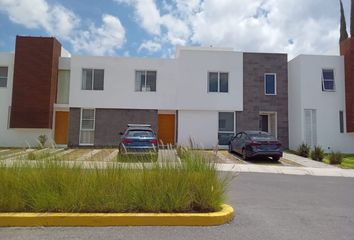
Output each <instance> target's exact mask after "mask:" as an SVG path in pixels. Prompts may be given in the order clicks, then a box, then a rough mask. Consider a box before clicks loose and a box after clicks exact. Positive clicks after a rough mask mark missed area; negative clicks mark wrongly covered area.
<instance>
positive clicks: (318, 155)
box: [310, 146, 324, 162]
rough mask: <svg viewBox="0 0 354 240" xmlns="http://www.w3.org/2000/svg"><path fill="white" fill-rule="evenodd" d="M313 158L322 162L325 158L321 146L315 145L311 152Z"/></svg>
mask: <svg viewBox="0 0 354 240" xmlns="http://www.w3.org/2000/svg"><path fill="white" fill-rule="evenodd" d="M310 156H311V159H312V160H315V161H319V162H322V160H323V158H324V151H323V149H322V148H321V147H320V146H315V147H314V148H313V150H312V151H311V153H310Z"/></svg>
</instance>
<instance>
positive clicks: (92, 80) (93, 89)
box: [81, 68, 105, 91]
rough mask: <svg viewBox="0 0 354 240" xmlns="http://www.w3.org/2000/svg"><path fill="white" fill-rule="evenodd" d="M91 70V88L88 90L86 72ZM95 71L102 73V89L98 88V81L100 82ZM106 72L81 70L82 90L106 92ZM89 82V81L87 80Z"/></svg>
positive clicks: (97, 69)
mask: <svg viewBox="0 0 354 240" xmlns="http://www.w3.org/2000/svg"><path fill="white" fill-rule="evenodd" d="M87 70H91V88H87V85H84V71H87ZM95 71H102V73H103V74H102V89H101V88H99V87H95V86H96V84H95V83H96V81H99V80H98V79H97V80H96V77H95V76H96V75H95ZM104 72H105V70H104V69H103V68H82V69H81V90H85V91H104V75H105V74H104ZM86 81H87V80H86Z"/></svg>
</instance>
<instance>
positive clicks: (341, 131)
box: [339, 111, 344, 133]
mask: <svg viewBox="0 0 354 240" xmlns="http://www.w3.org/2000/svg"><path fill="white" fill-rule="evenodd" d="M339 132H340V133H344V115H343V111H339Z"/></svg>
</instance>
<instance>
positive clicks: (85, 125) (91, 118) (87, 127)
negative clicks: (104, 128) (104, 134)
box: [80, 109, 96, 145]
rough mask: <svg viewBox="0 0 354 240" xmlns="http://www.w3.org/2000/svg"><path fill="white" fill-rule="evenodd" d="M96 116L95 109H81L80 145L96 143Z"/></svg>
mask: <svg viewBox="0 0 354 240" xmlns="http://www.w3.org/2000/svg"><path fill="white" fill-rule="evenodd" d="M95 114H96V113H95V109H81V124H80V145H93V143H94V136H95V135H94V134H95Z"/></svg>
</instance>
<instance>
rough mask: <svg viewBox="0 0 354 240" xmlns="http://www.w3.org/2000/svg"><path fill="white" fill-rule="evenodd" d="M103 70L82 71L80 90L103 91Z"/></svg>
mask: <svg viewBox="0 0 354 240" xmlns="http://www.w3.org/2000/svg"><path fill="white" fill-rule="evenodd" d="M103 85H104V70H103V69H91V68H84V69H82V90H103Z"/></svg>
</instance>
